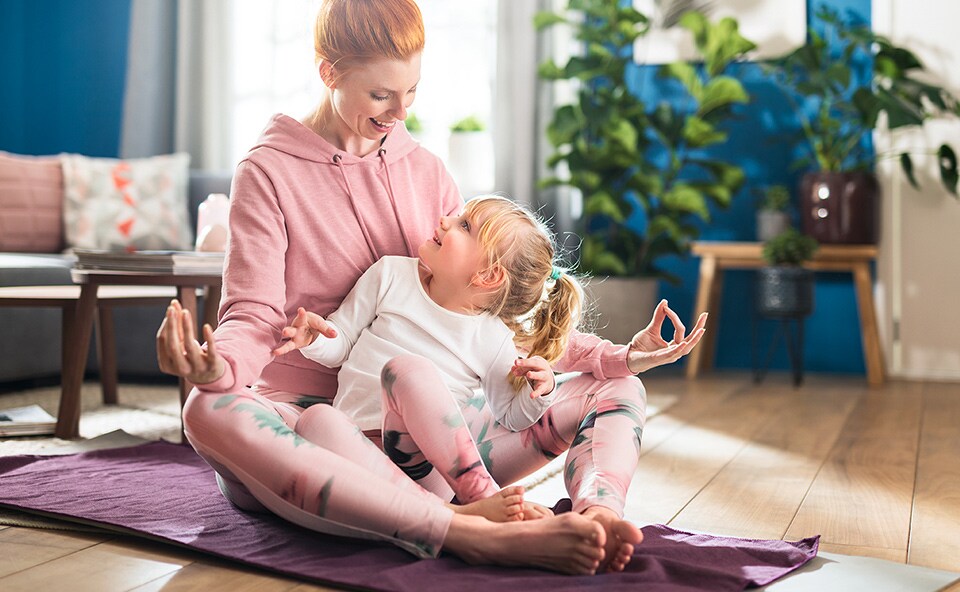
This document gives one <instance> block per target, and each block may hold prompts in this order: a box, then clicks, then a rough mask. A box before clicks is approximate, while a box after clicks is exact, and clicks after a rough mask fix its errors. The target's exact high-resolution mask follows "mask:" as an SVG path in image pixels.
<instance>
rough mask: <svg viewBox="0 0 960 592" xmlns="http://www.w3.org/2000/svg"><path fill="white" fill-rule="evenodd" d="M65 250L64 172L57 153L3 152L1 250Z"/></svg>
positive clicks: (0, 172)
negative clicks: (55, 154) (54, 154)
mask: <svg viewBox="0 0 960 592" xmlns="http://www.w3.org/2000/svg"><path fill="white" fill-rule="evenodd" d="M61 249H63V174H62V173H61V169H60V159H59V158H57V157H56V156H20V155H16V154H9V153H7V152H0V251H7V252H14V253H56V252H58V251H60V250H61Z"/></svg>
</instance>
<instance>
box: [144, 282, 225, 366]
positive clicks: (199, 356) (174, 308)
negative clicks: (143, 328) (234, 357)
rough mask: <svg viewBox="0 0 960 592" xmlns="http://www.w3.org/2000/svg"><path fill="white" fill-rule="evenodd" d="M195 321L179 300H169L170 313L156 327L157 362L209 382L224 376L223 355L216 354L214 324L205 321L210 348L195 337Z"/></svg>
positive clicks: (204, 335)
mask: <svg viewBox="0 0 960 592" xmlns="http://www.w3.org/2000/svg"><path fill="white" fill-rule="evenodd" d="M195 327H196V325H195V321H194V320H193V317H192V316H191V315H190V311H188V310H184V308H183V306H181V305H180V302H179V301H178V300H173V301H171V302H170V306H168V307H167V314H166V316H165V317H164V318H163V322H162V323H160V329H159V330H158V331H157V363H159V364H160V370H161V371H163V372H166V373H167V374H173V375H174V376H180V377H182V378H186V379H187V380H189V381H190V382H191V383H193V384H207V383H210V382H213V381H214V380H216V379H218V378H220V377H221V376H223V372H224V370H225V369H226V366H225V364H224V361H223V358H221V357H220V356H219V355H217V348H216V346H215V345H214V342H213V328H212V327H210V325H209V324H206V323H204V325H203V338H204V339H205V340H206V342H207V349H206V350H204V349H203V347H201V346H200V342H199V341H197V338H196V328H195Z"/></svg>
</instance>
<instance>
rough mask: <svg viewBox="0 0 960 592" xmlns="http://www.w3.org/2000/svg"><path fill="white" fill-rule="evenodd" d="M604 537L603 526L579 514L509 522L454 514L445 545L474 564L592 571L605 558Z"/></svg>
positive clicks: (573, 572)
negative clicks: (496, 521) (500, 522)
mask: <svg viewBox="0 0 960 592" xmlns="http://www.w3.org/2000/svg"><path fill="white" fill-rule="evenodd" d="M605 542H606V534H605V533H604V530H603V527H602V526H601V525H600V524H599V523H598V522H597V521H595V520H590V519H588V518H585V517H584V516H581V515H580V514H574V513H568V514H563V515H561V516H554V517H552V518H544V519H542V520H533V521H524V522H508V523H505V524H495V523H493V522H490V521H488V520H484V519H483V518H479V517H477V516H466V515H463V514H455V515H454V516H453V520H452V521H451V522H450V528H449V530H447V536H446V538H445V539H444V541H443V548H444V550H446V551H449V552H450V553H453V554H454V555H457V556H458V557H460V558H461V559H463V560H464V561H466V562H467V563H471V564H474V565H512V566H524V567H540V568H543V569H549V570H552V571H557V572H561V573H567V574H577V575H589V574H594V573H596V571H597V568H598V567H599V566H600V562H601V561H602V560H603V555H604V551H603V547H604V543H605Z"/></svg>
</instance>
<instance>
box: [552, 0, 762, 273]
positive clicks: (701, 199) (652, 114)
mask: <svg viewBox="0 0 960 592" xmlns="http://www.w3.org/2000/svg"><path fill="white" fill-rule="evenodd" d="M620 4H621V3H619V2H614V1H611V0H570V1H569V2H568V11H567V12H564V13H559V14H558V13H551V12H542V13H539V14H538V15H537V17H536V19H535V25H536V27H537V28H538V30H539V29H544V28H547V27H551V26H554V25H558V24H561V23H563V24H566V25H569V26H570V27H572V28H573V32H574V35H575V37H576V38H577V39H578V40H579V41H581V42H582V46H583V48H584V52H583V54H582V55H578V56H574V57H571V58H570V59H569V61H567V63H566V64H564V65H562V66H561V65H558V64H556V63H554V62H553V61H552V60H550V61H547V62H545V63H543V64H542V65H541V66H540V76H541V77H542V78H545V79H548V80H554V81H559V80H579V82H580V86H579V90H578V92H577V98H576V101H575V102H573V103H572V104H568V105H561V106H559V107H558V108H557V109H556V110H555V112H554V116H553V119H552V121H551V123H550V125H549V127H548V129H547V134H548V138H549V140H550V142H551V144H552V145H553V146H554V148H555V151H554V153H553V155H552V156H551V157H550V159H549V164H550V165H551V166H556V165H558V164H560V163H566V169H567V170H568V171H569V173H568V174H565V175H563V176H556V177H552V178H547V179H544V180H542V181H541V187H546V186H551V185H569V186H572V187H575V188H576V189H579V190H580V191H581V193H582V196H583V216H582V217H581V219H580V221H579V228H578V232H579V234H580V237H581V240H582V242H581V247H580V269H581V270H584V271H586V272H588V273H591V274H594V275H617V276H652V277H667V278H668V279H671V278H670V277H669V276H668V275H667V274H666V273H665V272H664V271H663V269H661V268H660V267H659V266H658V264H657V261H658V259H660V258H661V257H663V256H665V255H682V254H686V253H687V252H688V251H689V248H690V242H691V241H692V240H693V239H695V238H697V237H698V236H699V226H698V224H697V221H699V220H703V221H708V220H709V219H710V206H711V205H713V206H719V207H727V206H728V205H729V204H730V201H731V199H732V197H733V195H734V194H735V193H736V192H737V191H738V189H739V188H740V186H741V185H742V183H743V180H744V174H743V171H742V169H740V168H739V167H737V166H735V165H732V164H730V163H728V162H724V161H723V160H720V159H718V158H715V157H713V156H711V155H710V154H709V153H708V152H707V150H706V149H707V148H710V147H715V146H717V145H719V144H722V143H723V142H725V141H726V140H727V135H728V133H727V132H726V131H725V130H724V129H723V124H724V123H725V122H727V121H728V120H729V119H731V117H732V116H733V113H732V107H733V106H734V105H736V104H738V103H745V102H747V101H748V95H747V93H746V92H745V90H744V88H743V86H742V85H741V83H740V82H739V81H738V80H736V79H735V78H733V77H731V76H728V75H726V74H725V72H726V71H727V69H728V67H729V65H730V64H731V63H733V62H735V61H737V60H739V59H741V58H742V57H743V56H744V54H745V52H747V51H749V50H751V49H753V47H754V44H753V43H751V42H750V41H748V40H747V39H745V38H743V37H742V36H741V35H740V33H739V32H738V29H737V23H736V21H734V20H733V19H724V20H722V21H720V22H719V23H711V22H709V21H708V20H707V19H706V18H705V17H704V16H703V15H702V14H700V13H697V12H688V13H686V14H685V15H684V16H683V17H681V19H680V25H681V26H683V27H685V28H687V29H688V30H690V31H691V32H692V33H693V36H694V40H695V44H696V47H697V50H698V51H699V53H700V55H701V56H702V59H703V64H702V66H695V65H693V64H689V63H685V62H678V63H673V64H669V65H667V66H664V67H662V68H661V69H660V70H659V76H660V77H661V78H663V79H667V80H671V81H674V82H675V83H676V85H677V86H679V88H680V89H682V90H681V94H682V98H681V99H680V100H671V101H667V100H663V101H661V102H659V103H658V104H656V105H653V106H649V107H648V105H646V104H645V103H644V101H643V100H642V99H641V98H640V97H639V96H637V95H636V94H634V93H632V92H631V91H630V89H629V88H628V85H627V78H626V76H627V67H628V64H630V63H631V62H632V50H633V44H634V41H636V39H637V38H638V37H640V36H642V35H645V34H646V33H647V31H648V20H647V18H646V17H645V16H644V15H643V14H641V13H640V12H638V11H637V10H635V9H634V8H632V7H630V6H621V5H620ZM637 210H640V211H641V212H642V215H641V216H638V217H637V216H635V217H634V220H630V218H631V216H634V214H636V213H637ZM638 218H639V219H641V222H637V219H638Z"/></svg>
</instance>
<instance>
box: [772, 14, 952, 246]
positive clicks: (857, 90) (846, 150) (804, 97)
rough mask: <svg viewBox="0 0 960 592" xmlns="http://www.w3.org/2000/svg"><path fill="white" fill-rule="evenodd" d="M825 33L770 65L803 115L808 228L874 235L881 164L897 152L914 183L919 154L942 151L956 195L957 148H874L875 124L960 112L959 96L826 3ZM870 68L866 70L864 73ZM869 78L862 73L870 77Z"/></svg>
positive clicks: (913, 123)
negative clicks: (889, 150)
mask: <svg viewBox="0 0 960 592" xmlns="http://www.w3.org/2000/svg"><path fill="white" fill-rule="evenodd" d="M816 18H817V19H818V21H819V22H820V23H821V24H822V26H823V31H822V34H821V33H819V32H817V31H816V30H815V29H814V28H810V31H809V41H808V42H807V43H806V44H805V45H804V46H802V47H800V48H799V49H797V50H796V51H794V52H792V53H790V54H789V55H787V56H785V57H784V58H782V59H781V60H779V61H776V62H774V63H773V65H772V68H771V70H770V71H771V73H772V74H773V77H774V79H775V80H776V81H777V82H778V83H779V84H780V85H781V86H782V87H783V89H784V90H785V94H786V97H787V99H788V100H789V101H791V102H792V103H793V105H794V107H795V110H796V113H797V116H798V117H799V119H800V131H801V132H802V134H803V140H804V142H803V146H804V148H805V149H806V152H807V157H806V158H805V159H803V161H802V162H801V164H805V165H809V166H810V171H809V172H807V173H806V174H805V175H803V177H802V179H801V183H800V191H799V194H798V201H799V204H800V220H801V228H802V229H803V230H804V232H806V233H807V234H809V235H811V236H813V237H815V238H816V239H817V240H819V241H820V242H824V243H868V244H872V243H876V242H877V236H878V227H879V212H880V207H879V197H880V195H879V193H880V192H879V184H878V182H877V179H876V177H875V175H874V174H873V168H874V164H875V162H876V161H877V160H879V159H882V158H897V159H898V160H899V162H900V165H901V168H902V169H903V172H904V174H905V175H906V178H907V180H908V181H909V182H910V184H911V185H913V186H914V187H917V180H916V177H915V175H914V172H913V158H912V157H913V156H916V155H918V154H926V155H928V156H931V157H936V158H937V162H938V164H939V169H940V180H941V182H942V184H943V186H944V188H946V190H947V191H949V192H950V193H952V194H953V195H955V196H956V195H957V181H958V169H957V157H956V153H955V152H954V150H953V148H951V146H950V145H949V144H941V145H940V146H939V147H937V148H936V149H933V148H932V147H931V148H930V149H926V150H910V151H902V152H899V153H891V154H879V155H877V154H874V152H873V147H872V144H871V143H870V141H869V140H870V133H871V132H872V131H873V130H874V129H889V130H891V131H894V130H898V129H911V128H912V129H917V128H922V127H923V126H924V124H925V123H926V122H927V121H929V120H931V119H933V118H937V117H941V116H944V115H953V116H956V115H957V114H958V113H960V103H958V100H957V98H956V97H955V96H954V95H953V94H952V93H950V92H949V91H948V90H946V89H945V88H944V87H942V86H938V85H936V84H933V83H931V82H930V81H929V75H928V72H926V70H925V68H924V65H923V63H922V62H920V60H919V59H918V58H917V57H916V56H915V55H914V54H913V53H912V52H911V51H910V50H908V49H906V48H904V47H898V46H896V45H894V44H893V43H892V42H891V41H890V39H888V38H886V37H884V36H882V35H878V34H876V33H874V32H873V31H871V30H870V27H869V25H868V24H866V23H857V22H854V21H852V20H851V19H849V18H842V17H841V16H840V15H839V14H838V13H837V11H835V10H832V9H829V8H827V7H824V6H821V8H820V10H819V11H818V12H817V15H816ZM864 75H865V77H864ZM864 78H865V80H864Z"/></svg>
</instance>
